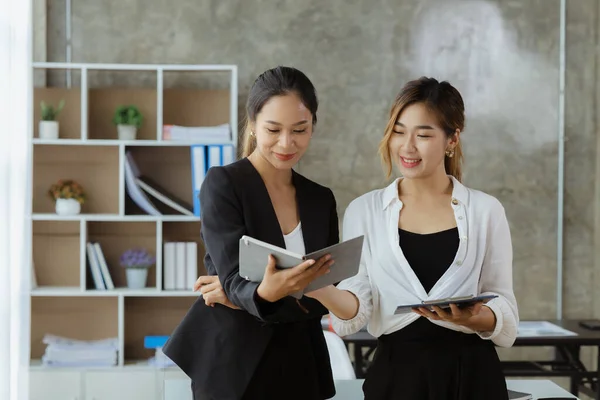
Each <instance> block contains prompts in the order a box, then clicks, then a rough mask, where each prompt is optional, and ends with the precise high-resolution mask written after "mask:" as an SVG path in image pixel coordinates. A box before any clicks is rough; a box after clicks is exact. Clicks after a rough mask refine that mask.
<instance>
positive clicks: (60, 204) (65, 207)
mask: <svg viewBox="0 0 600 400" xmlns="http://www.w3.org/2000/svg"><path fill="white" fill-rule="evenodd" d="M54 209H55V210H56V213H57V214H58V215H77V214H79V213H80V212H81V204H80V203H79V202H78V201H77V200H75V199H56V204H55V205H54Z"/></svg>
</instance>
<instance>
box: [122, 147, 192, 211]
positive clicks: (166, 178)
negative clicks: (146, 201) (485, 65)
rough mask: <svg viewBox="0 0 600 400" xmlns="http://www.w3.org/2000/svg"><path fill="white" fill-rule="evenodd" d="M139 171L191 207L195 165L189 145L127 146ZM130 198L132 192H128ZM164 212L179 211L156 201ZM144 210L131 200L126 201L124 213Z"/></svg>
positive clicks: (157, 205)
mask: <svg viewBox="0 0 600 400" xmlns="http://www.w3.org/2000/svg"><path fill="white" fill-rule="evenodd" d="M126 151H130V152H131V155H132V157H133V159H134V160H135V163H136V164H137V166H138V168H139V170H140V173H141V174H142V175H143V176H146V177H149V178H150V179H152V181H154V182H155V183H156V184H158V185H159V186H160V187H162V188H163V189H164V190H166V191H167V192H168V193H170V194H171V195H172V196H173V197H174V198H177V199H179V200H181V201H182V202H184V203H186V204H187V205H188V207H189V209H190V210H191V209H192V205H193V203H194V202H193V200H194V199H193V197H192V168H191V162H192V161H191V154H190V153H191V150H190V149H189V148H187V147H135V146H131V147H127V149H126ZM127 198H128V199H129V196H127ZM152 201H153V203H154V204H155V206H156V207H157V208H158V209H159V211H161V212H162V213H163V214H167V215H168V214H169V213H170V214H175V215H180V214H179V213H178V212H177V211H175V210H172V209H171V208H170V207H168V206H164V205H163V204H162V203H161V202H160V201H154V199H152ZM141 212H142V210H141V209H140V208H139V207H138V206H137V205H135V204H133V202H132V201H129V202H128V203H126V206H125V214H128V215H130V214H139V213H141Z"/></svg>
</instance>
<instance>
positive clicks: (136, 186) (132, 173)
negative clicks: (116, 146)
mask: <svg viewBox="0 0 600 400" xmlns="http://www.w3.org/2000/svg"><path fill="white" fill-rule="evenodd" d="M125 186H126V189H127V194H128V195H129V197H130V198H131V199H132V200H133V202H134V203H135V204H136V205H137V206H138V207H140V208H141V209H142V210H143V211H145V212H146V213H148V214H150V215H165V214H183V215H189V216H193V215H194V213H193V211H192V210H193V207H192V205H191V204H189V203H188V202H186V201H184V200H182V199H179V198H177V197H176V196H175V195H174V194H173V193H170V192H169V191H168V190H166V189H165V188H164V187H162V186H161V185H159V184H158V183H157V182H155V181H154V180H152V179H151V178H150V177H148V176H145V175H143V174H142V173H141V171H140V169H139V168H138V166H137V164H136V162H135V160H134V158H133V154H132V153H131V152H130V151H127V152H126V162H125ZM148 195H149V196H151V197H152V198H153V199H154V202H153V201H152V200H150V198H149V197H148Z"/></svg>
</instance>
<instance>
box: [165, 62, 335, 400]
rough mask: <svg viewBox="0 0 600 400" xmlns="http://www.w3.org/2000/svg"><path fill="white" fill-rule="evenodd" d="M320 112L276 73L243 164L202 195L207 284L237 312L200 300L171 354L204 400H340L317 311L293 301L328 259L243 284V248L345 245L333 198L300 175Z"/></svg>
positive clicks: (256, 93) (255, 93)
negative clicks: (249, 240) (243, 244)
mask: <svg viewBox="0 0 600 400" xmlns="http://www.w3.org/2000/svg"><path fill="white" fill-rule="evenodd" d="M317 106H318V101H317V97H316V93H315V89H314V87H313V85H312V83H311V82H310V80H309V79H308V78H307V77H306V76H305V75H304V74H303V73H302V72H300V71H298V70H296V69H293V68H287V67H277V68H274V69H271V70H268V71H266V72H264V73H263V74H262V75H260V76H259V77H258V78H257V80H256V81H255V82H254V84H253V86H252V88H251V90H250V94H249V98H248V102H247V105H246V111H247V125H246V129H245V139H244V154H243V156H244V157H243V158H242V159H241V160H239V161H237V162H234V163H232V164H229V165H227V166H224V167H213V168H211V169H210V170H209V171H208V173H207V174H206V177H205V180H204V183H203V185H202V188H201V191H200V204H201V208H202V229H201V237H202V239H203V241H204V244H205V248H206V256H205V259H204V265H205V267H206V270H207V273H208V275H218V278H219V282H218V284H219V286H222V288H223V291H224V295H226V296H227V298H228V299H229V301H230V303H228V304H229V307H226V306H223V305H221V304H217V305H214V304H213V307H210V306H208V305H207V304H206V303H207V302H206V301H205V299H202V298H199V299H198V300H197V301H196V302H195V303H194V305H193V306H192V307H191V309H190V310H189V311H188V313H187V315H186V316H185V317H184V319H183V320H182V322H181V323H180V325H179V326H178V327H177V328H176V329H175V331H174V332H173V334H172V335H171V337H170V339H169V341H168V342H167V344H166V345H165V347H164V348H163V351H164V353H165V354H166V355H167V356H168V357H169V358H170V359H171V360H173V361H174V362H175V363H176V364H177V365H178V366H179V367H180V368H181V369H182V370H183V371H184V372H185V373H186V374H187V375H188V376H189V377H190V378H191V380H192V391H193V394H194V399H195V400H198V399H202V400H209V399H211V400H212V399H215V400H226V399H227V400H228V399H231V400H234V399H236V400H237V399H283V398H285V399H296V398H297V399H302V400H310V399H315V400H316V399H327V398H330V397H333V395H334V394H335V387H334V383H333V377H332V371H331V366H330V362H329V353H328V351H327V346H326V342H325V338H324V336H323V331H322V328H321V323H320V320H321V316H322V315H324V314H327V313H328V311H327V309H326V308H325V307H323V306H322V305H321V304H320V303H319V302H318V301H316V300H314V299H311V298H308V297H303V298H301V299H300V300H296V299H295V298H293V297H291V296H288V295H289V294H290V293H293V292H295V291H297V290H299V289H303V288H304V287H306V286H307V285H308V284H309V283H310V282H311V281H312V280H314V279H315V278H317V277H318V276H321V275H322V274H324V273H327V271H328V269H329V267H330V265H331V263H332V261H330V260H328V257H323V258H322V259H320V260H318V261H317V262H316V263H314V265H313V264H312V263H313V262H305V263H302V264H300V265H298V266H297V267H295V268H292V269H286V270H278V269H276V268H275V262H274V260H273V259H272V258H271V259H270V260H265V265H266V270H265V271H266V272H265V276H264V278H263V281H262V282H261V283H260V284H258V283H254V282H250V281H247V280H245V279H244V278H242V277H240V275H239V239H240V238H241V237H242V235H249V236H252V237H254V238H257V239H259V240H262V241H265V242H268V243H271V244H273V245H276V246H280V247H284V248H285V247H287V248H292V249H293V250H295V251H297V252H306V253H308V252H311V251H315V250H318V249H321V248H323V247H326V246H330V245H333V244H335V243H338V241H339V233H338V217H337V211H336V202H335V198H334V196H333V193H332V192H331V190H330V189H328V188H326V187H323V186H321V185H318V184H317V183H315V182H312V181H310V180H309V179H307V178H305V177H303V176H302V175H300V174H298V173H296V172H295V171H293V170H292V167H293V166H294V165H295V164H296V163H297V162H298V161H299V159H300V158H301V157H302V155H303V154H304V152H305V151H306V149H307V148H308V145H309V142H310V140H311V137H312V131H313V126H314V124H315V123H316V121H317V116H316V112H317Z"/></svg>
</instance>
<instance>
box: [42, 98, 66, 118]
mask: <svg viewBox="0 0 600 400" xmlns="http://www.w3.org/2000/svg"><path fill="white" fill-rule="evenodd" d="M64 106H65V101H64V100H61V101H60V103H58V107H57V108H54V107H53V106H51V105H48V104H46V102H44V100H42V102H41V103H40V107H41V108H42V121H54V120H56V117H57V116H58V114H59V113H60V112H61V111H62V109H63V108H64Z"/></svg>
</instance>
